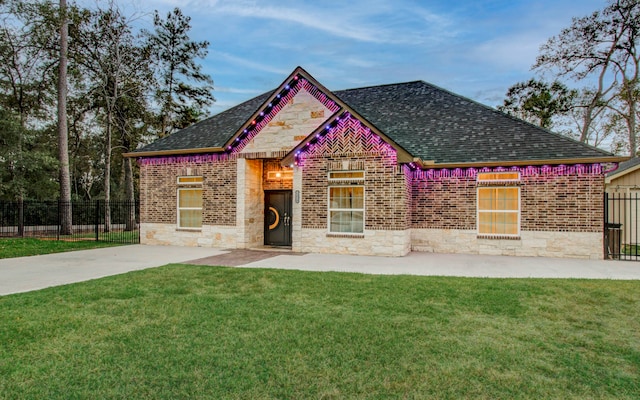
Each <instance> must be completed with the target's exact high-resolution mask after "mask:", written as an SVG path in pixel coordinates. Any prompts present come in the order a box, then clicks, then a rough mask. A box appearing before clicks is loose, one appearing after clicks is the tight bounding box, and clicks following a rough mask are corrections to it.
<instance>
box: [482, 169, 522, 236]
mask: <svg viewBox="0 0 640 400" xmlns="http://www.w3.org/2000/svg"><path fill="white" fill-rule="evenodd" d="M492 173H493V174H498V175H499V174H500V173H499V172H492ZM504 173H505V174H513V173H514V171H505V172H504ZM481 174H482V173H481V172H479V173H478V177H477V182H478V187H477V189H476V233H477V235H478V236H483V237H492V238H519V237H520V227H521V225H520V220H521V218H522V199H521V191H520V186H517V185H514V183H518V182H520V173H519V172H518V173H517V174H518V177H517V179H514V178H505V179H499V178H497V179H484V180H481V179H480V175H481ZM482 189H516V191H517V193H518V194H517V196H518V208H517V210H480V191H481V190H482ZM481 213H496V214H497V213H509V214H514V213H515V214H517V218H516V223H517V227H516V233H515V234H510V233H483V232H480V214H481Z"/></svg>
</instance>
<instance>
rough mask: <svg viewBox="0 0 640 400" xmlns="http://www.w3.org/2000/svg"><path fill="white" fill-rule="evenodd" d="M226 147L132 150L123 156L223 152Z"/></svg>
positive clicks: (136, 156)
mask: <svg viewBox="0 0 640 400" xmlns="http://www.w3.org/2000/svg"><path fill="white" fill-rule="evenodd" d="M223 151H224V149H223V148H222V147H201V148H195V149H174V150H156V151H137V152H136V151H132V152H130V153H123V154H122V156H123V157H131V158H138V157H161V156H175V155H181V154H200V153H222V152H223Z"/></svg>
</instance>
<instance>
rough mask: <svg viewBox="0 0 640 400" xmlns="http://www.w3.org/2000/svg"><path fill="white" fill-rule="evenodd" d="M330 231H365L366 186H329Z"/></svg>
mask: <svg viewBox="0 0 640 400" xmlns="http://www.w3.org/2000/svg"><path fill="white" fill-rule="evenodd" d="M329 232H331V233H363V232H364V186H330V187H329Z"/></svg>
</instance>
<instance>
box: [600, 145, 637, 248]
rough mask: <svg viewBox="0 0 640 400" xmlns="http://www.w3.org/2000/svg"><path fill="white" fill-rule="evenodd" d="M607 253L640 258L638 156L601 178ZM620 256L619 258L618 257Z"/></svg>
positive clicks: (622, 163)
mask: <svg viewBox="0 0 640 400" xmlns="http://www.w3.org/2000/svg"><path fill="white" fill-rule="evenodd" d="M604 184H605V192H606V193H607V197H606V200H605V201H606V203H605V218H606V220H605V222H606V224H607V225H606V227H605V228H606V229H607V230H606V237H607V241H606V246H607V253H608V255H609V256H610V257H612V258H624V259H638V258H640V240H639V236H640V224H639V223H638V218H639V217H640V213H639V211H640V158H632V159H630V160H627V161H624V162H621V163H620V164H619V165H618V168H617V169H615V170H612V171H611V172H609V173H607V174H606V176H605V179H604ZM621 256H622V257H621Z"/></svg>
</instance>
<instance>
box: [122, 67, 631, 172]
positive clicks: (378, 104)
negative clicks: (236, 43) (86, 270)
mask: <svg viewBox="0 0 640 400" xmlns="http://www.w3.org/2000/svg"><path fill="white" fill-rule="evenodd" d="M297 74H302V76H303V77H305V78H306V79H309V80H310V81H312V82H313V83H314V84H316V86H317V87H318V88H319V89H320V90H322V92H324V93H325V94H326V95H327V96H328V97H330V98H332V99H333V100H334V101H335V102H336V103H337V104H338V105H339V106H340V107H341V110H342V111H348V112H350V113H352V114H353V116H354V117H356V118H358V119H360V120H361V121H363V122H364V123H366V124H367V125H368V126H369V127H371V129H372V130H373V131H374V132H375V133H377V134H379V135H380V136H381V137H382V138H383V139H384V140H386V141H387V142H389V143H390V144H392V145H393V146H394V147H395V148H396V150H398V151H399V152H400V153H403V154H404V156H403V157H402V158H400V157H399V161H401V162H407V161H408V160H412V159H415V160H416V161H418V163H419V164H420V163H422V164H423V165H429V166H433V167H438V166H439V167H454V166H460V167H463V166H481V165H487V166H490V165H500V164H503V163H507V164H510V165H529V164H531V165H533V164H554V163H555V164H566V163H590V162H618V161H620V158H619V157H614V156H613V155H612V154H611V153H608V152H606V151H603V150H600V149H597V148H595V147H592V146H588V145H586V144H583V143H580V142H577V141H575V140H572V139H569V138H567V137H564V136H561V135H558V134H556V133H553V132H550V131H547V130H545V129H542V128H540V127H537V126H535V125H532V124H529V123H527V122H524V121H521V120H519V119H517V118H514V117H511V116H509V115H506V114H504V113H502V112H499V111H497V110H495V109H492V108H490V107H487V106H485V105H482V104H480V103H477V102H475V101H472V100H470V99H467V98H465V97H462V96H459V95H457V94H454V93H451V92H449V91H447V90H444V89H442V88H439V87H437V86H434V85H431V84H429V83H426V82H423V81H415V82H406V83H397V84H389V85H381V86H371V87H364V88H357V89H349V90H340V91H335V92H330V91H329V90H328V89H326V88H324V87H323V86H322V85H320V84H319V83H318V82H317V81H315V79H313V77H311V76H310V75H308V73H306V71H304V70H303V69H302V68H300V67H298V68H296V70H294V72H293V73H292V75H291V76H290V78H292V77H293V76H294V75H296V76H297ZM290 78H288V80H289V79H290ZM288 80H286V81H285V82H284V83H283V85H281V87H279V88H278V89H276V90H274V91H270V92H267V93H264V94H262V95H260V96H257V97H255V98H253V99H251V100H248V101H246V102H244V103H242V104H240V105H238V106H236V107H233V108H231V109H229V110H227V111H224V112H222V113H220V114H217V115H215V116H213V117H211V118H208V119H205V120H203V121H200V122H198V123H196V124H194V125H192V126H190V127H188V128H185V129H183V130H181V131H178V132H176V133H174V134H172V135H170V136H167V137H165V138H162V139H159V140H157V141H156V142H154V143H151V144H149V145H147V146H145V147H143V148H141V149H138V150H136V151H134V152H132V153H129V154H128V156H132V157H140V156H154V155H162V154H187V153H198V152H200V153H202V152H221V151H224V148H225V145H226V144H228V143H230V141H231V140H233V138H234V137H237V136H238V135H239V134H240V132H242V130H243V129H245V128H246V127H247V126H248V124H249V123H250V121H251V120H252V119H253V118H255V116H256V115H258V112H260V110H261V109H262V108H263V107H264V106H265V104H266V102H268V101H270V100H271V99H273V98H274V96H275V94H276V92H278V91H279V90H281V88H282V87H284V85H285V84H286V82H288ZM342 111H339V112H342ZM336 114H337V113H336ZM334 116H335V115H334ZM310 134H312V133H311V132H310Z"/></svg>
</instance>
